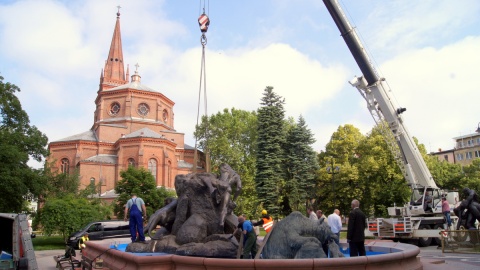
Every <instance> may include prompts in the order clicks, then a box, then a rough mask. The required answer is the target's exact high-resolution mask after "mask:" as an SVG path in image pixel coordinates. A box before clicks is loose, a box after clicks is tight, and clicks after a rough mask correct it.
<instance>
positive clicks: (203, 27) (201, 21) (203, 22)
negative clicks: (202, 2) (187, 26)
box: [198, 13, 210, 33]
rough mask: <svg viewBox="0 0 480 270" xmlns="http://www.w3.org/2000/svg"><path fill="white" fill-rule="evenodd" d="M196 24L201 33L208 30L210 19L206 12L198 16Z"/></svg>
mask: <svg viewBox="0 0 480 270" xmlns="http://www.w3.org/2000/svg"><path fill="white" fill-rule="evenodd" d="M198 25H199V26H200V31H202V33H206V32H207V30H208V26H209V25H210V19H209V18H208V16H207V14H205V13H203V14H202V15H200V17H198Z"/></svg>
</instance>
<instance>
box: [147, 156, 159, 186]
mask: <svg viewBox="0 0 480 270" xmlns="http://www.w3.org/2000/svg"><path fill="white" fill-rule="evenodd" d="M148 170H149V171H150V173H151V174H152V175H153V178H154V179H155V182H156V181H157V161H156V160H155V159H153V158H151V159H150V160H149V161H148Z"/></svg>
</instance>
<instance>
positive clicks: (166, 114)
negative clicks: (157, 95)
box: [162, 110, 168, 123]
mask: <svg viewBox="0 0 480 270" xmlns="http://www.w3.org/2000/svg"><path fill="white" fill-rule="evenodd" d="M162 118H163V122H165V123H166V122H167V120H168V112H167V110H163V112H162Z"/></svg>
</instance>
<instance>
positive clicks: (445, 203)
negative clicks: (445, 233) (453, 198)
mask: <svg viewBox="0 0 480 270" xmlns="http://www.w3.org/2000/svg"><path fill="white" fill-rule="evenodd" d="M442 213H443V214H444V215H445V219H446V220H447V230H448V229H449V228H450V226H452V220H451V218H450V204H449V203H448V201H447V197H446V196H445V195H442Z"/></svg>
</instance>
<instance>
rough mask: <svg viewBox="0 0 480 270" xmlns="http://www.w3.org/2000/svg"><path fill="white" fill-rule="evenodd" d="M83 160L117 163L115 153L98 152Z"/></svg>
mask: <svg viewBox="0 0 480 270" xmlns="http://www.w3.org/2000/svg"><path fill="white" fill-rule="evenodd" d="M83 161H90V162H97V163H108V164H117V156H116V155H105V154H100V155H96V156H92V157H89V158H86V159H84V160H83Z"/></svg>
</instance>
